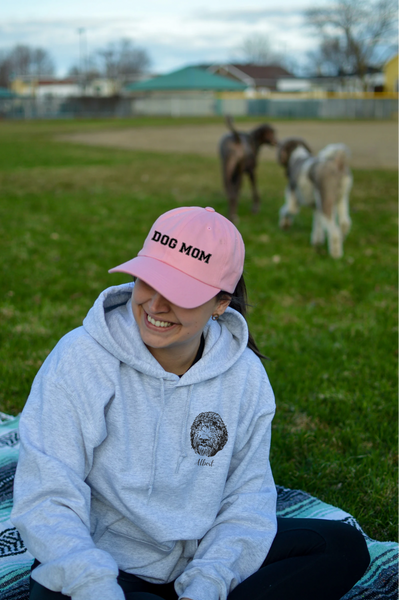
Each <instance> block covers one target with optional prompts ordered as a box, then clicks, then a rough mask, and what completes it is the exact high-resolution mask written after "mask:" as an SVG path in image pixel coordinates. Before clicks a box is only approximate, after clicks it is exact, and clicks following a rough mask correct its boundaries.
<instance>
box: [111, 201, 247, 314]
mask: <svg viewBox="0 0 399 600" xmlns="http://www.w3.org/2000/svg"><path fill="white" fill-rule="evenodd" d="M244 256H245V248H244V242H243V240H242V237H241V234H240V232H239V231H238V229H237V228H236V227H235V226H234V225H233V223H232V222H231V221H229V220H228V219H226V218H225V217H223V216H222V215H220V214H219V213H217V212H215V209H213V208H210V207H209V206H208V207H207V208H202V207H199V206H190V207H181V208H175V209H173V210H170V211H168V212H166V213H164V214H163V215H161V216H160V217H159V218H158V219H157V220H156V221H155V223H154V225H153V226H152V227H151V230H150V233H149V234H148V236H147V238H146V240H145V242H144V246H143V248H142V249H141V250H140V252H139V253H138V255H137V256H136V257H135V258H133V259H132V260H128V261H127V262H125V263H123V264H121V265H118V266H117V267H114V268H113V269H110V270H109V273H115V272H118V271H120V272H122V273H129V274H130V275H133V276H135V277H138V278H139V279H142V280H143V281H144V282H145V283H147V284H148V285H150V286H151V287H153V288H154V289H155V290H156V291H157V292H159V293H160V294H161V295H162V296H164V297H165V298H166V299H167V300H169V301H170V302H172V303H173V304H176V306H180V307H182V308H195V307H197V306H200V305H201V304H204V303H205V302H208V300H210V299H211V298H213V297H214V296H216V294H217V293H218V292H220V291H221V290H223V291H226V292H230V293H233V292H234V290H235V288H236V285H237V283H238V280H239V279H240V277H241V275H242V272H243V268H244Z"/></svg>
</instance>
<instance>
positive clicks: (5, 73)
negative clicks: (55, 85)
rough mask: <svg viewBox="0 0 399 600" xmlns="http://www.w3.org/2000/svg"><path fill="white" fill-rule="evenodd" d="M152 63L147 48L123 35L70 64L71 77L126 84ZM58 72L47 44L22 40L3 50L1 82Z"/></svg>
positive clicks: (6, 85)
mask: <svg viewBox="0 0 399 600" xmlns="http://www.w3.org/2000/svg"><path fill="white" fill-rule="evenodd" d="M150 65H151V59H150V57H149V54H148V52H147V51H146V50H144V49H143V48H139V47H137V46H136V45H135V44H134V42H133V41H131V40H129V39H121V40H119V41H117V42H111V43H109V44H108V45H107V46H105V47H103V48H100V49H99V50H97V51H96V52H93V53H92V54H90V55H89V56H82V57H81V60H80V64H76V65H72V66H71V67H70V69H69V71H68V74H67V77H74V78H75V79H78V80H79V81H80V82H81V83H88V82H89V81H91V80H93V79H96V78H99V77H105V78H107V79H111V80H113V81H118V82H120V83H122V84H123V83H127V82H129V81H132V80H134V79H136V78H137V76H139V75H140V74H142V73H145V72H146V71H148V69H149V67H150ZM54 75H55V64H54V60H53V58H52V56H51V54H50V53H49V52H48V51H47V50H45V49H44V48H31V47H29V46H25V45H21V44H18V45H16V46H15V47H14V48H12V49H11V50H9V51H3V52H0V86H3V87H8V86H9V85H10V83H11V82H12V80H14V79H19V78H22V79H24V80H26V79H28V80H29V79H44V78H46V77H53V76H54Z"/></svg>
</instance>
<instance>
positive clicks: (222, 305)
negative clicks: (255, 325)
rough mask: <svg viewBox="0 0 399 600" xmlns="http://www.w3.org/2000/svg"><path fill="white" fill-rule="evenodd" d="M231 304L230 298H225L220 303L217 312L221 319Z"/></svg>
mask: <svg viewBox="0 0 399 600" xmlns="http://www.w3.org/2000/svg"><path fill="white" fill-rule="evenodd" d="M230 302H231V297H229V296H224V297H223V298H222V299H221V300H219V301H218V303H217V305H216V310H215V312H216V313H217V314H218V315H219V317H220V316H221V315H222V314H223V313H224V311H225V310H226V308H227V307H228V306H229V304H230Z"/></svg>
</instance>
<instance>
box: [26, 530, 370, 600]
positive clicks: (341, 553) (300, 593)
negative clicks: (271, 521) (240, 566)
mask: <svg viewBox="0 0 399 600" xmlns="http://www.w3.org/2000/svg"><path fill="white" fill-rule="evenodd" d="M369 562H370V556H369V553H368V550H367V546H366V542H365V540H364V537H363V535H362V534H361V533H360V532H359V531H357V529H355V528H354V527H352V526H351V525H346V524H344V523H341V522H339V521H326V520H322V519H284V518H279V519H278V528H277V535H276V537H275V539H274V542H273V544H272V546H271V548H270V551H269V553H268V555H267V557H266V560H265V562H264V563H263V565H262V566H261V568H260V569H259V571H257V572H256V573H254V574H253V575H251V576H250V577H248V579H245V581H243V582H242V583H240V584H239V585H238V586H237V587H236V588H235V589H234V590H233V591H232V592H231V594H229V600H248V598H250V599H251V600H281V599H282V598H283V599H284V600H320V598H323V600H339V599H340V598H341V597H342V596H344V595H345V594H346V593H347V592H348V591H349V590H350V589H351V588H352V587H353V586H354V585H355V583H356V582H357V581H359V579H360V578H361V577H362V575H363V574H364V572H365V571H366V569H367V567H368V565H369ZM37 564H38V563H37V562H36V563H35V565H34V566H37ZM118 583H119V585H120V586H121V588H122V589H123V591H124V593H125V598H126V600H160V599H163V600H177V594H176V592H175V589H174V584H173V582H171V583H167V584H163V585H160V584H154V583H148V582H147V581H144V580H143V579H140V578H139V577H136V576H135V575H130V574H129V573H125V572H124V571H120V572H119V577H118ZM66 598H67V597H66V596H64V595H63V594H61V593H60V592H51V591H50V590H47V589H46V588H44V587H43V586H41V585H40V584H39V583H37V582H35V581H33V580H32V579H31V592H30V596H29V600H66Z"/></svg>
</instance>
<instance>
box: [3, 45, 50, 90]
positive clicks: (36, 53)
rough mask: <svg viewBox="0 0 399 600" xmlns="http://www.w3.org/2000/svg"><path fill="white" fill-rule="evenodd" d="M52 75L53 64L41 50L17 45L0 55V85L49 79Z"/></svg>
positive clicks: (45, 52) (48, 55)
mask: <svg viewBox="0 0 399 600" xmlns="http://www.w3.org/2000/svg"><path fill="white" fill-rule="evenodd" d="M52 75H54V63H53V60H52V58H51V56H50V54H49V53H48V52H47V50H44V49H43V48H31V47H30V46H24V45H21V44H19V45H17V46H14V48H12V49H11V50H9V51H3V52H2V53H1V55H0V84H1V85H4V86H8V85H9V84H10V83H11V81H12V80H13V79H18V78H22V79H27V78H35V79H39V78H41V77H49V76H52Z"/></svg>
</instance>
